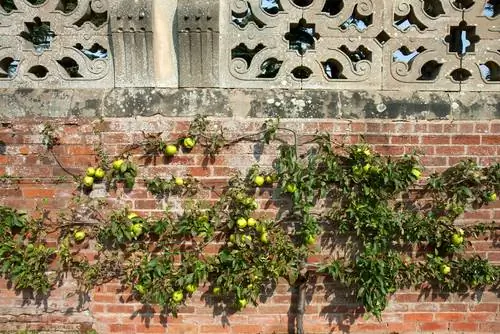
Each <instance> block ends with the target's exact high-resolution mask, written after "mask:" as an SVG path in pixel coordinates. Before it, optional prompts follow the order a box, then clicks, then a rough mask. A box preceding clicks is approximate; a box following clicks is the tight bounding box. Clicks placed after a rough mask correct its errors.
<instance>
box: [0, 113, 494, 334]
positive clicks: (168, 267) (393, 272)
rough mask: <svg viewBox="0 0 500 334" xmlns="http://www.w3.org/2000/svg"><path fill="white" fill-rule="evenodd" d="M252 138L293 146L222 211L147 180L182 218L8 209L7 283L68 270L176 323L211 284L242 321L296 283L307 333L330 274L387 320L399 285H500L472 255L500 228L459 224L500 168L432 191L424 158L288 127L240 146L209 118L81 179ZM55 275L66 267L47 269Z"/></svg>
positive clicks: (0, 212)
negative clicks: (121, 289) (308, 313)
mask: <svg viewBox="0 0 500 334" xmlns="http://www.w3.org/2000/svg"><path fill="white" fill-rule="evenodd" d="M282 134H285V135H286V137H283V138H292V141H291V142H290V143H288V142H286V141H285V140H284V139H283V138H282V137H280V136H281V135H282ZM241 141H250V142H257V143H258V144H259V145H262V144H264V145H265V144H269V143H270V142H272V141H279V142H280V143H281V146H280V147H279V149H278V150H277V152H276V159H275V161H274V164H273V165H272V166H264V167H261V166H258V165H255V166H253V167H252V168H250V169H249V171H248V173H247V174H246V175H241V174H234V175H232V176H231V177H230V178H229V180H228V183H227V186H226V187H225V188H224V189H223V190H221V191H220V192H219V193H218V195H219V196H218V200H217V201H215V202H212V203H208V202H205V201H203V200H202V199H196V196H195V195H196V193H197V191H198V190H200V189H201V188H209V187H208V186H205V185H204V184H203V181H199V180H196V179H195V178H193V177H190V176H181V175H172V176H171V177H168V178H162V177H160V176H156V177H154V178H152V179H145V180H144V181H145V184H146V186H147V189H148V190H149V191H150V192H151V193H152V194H153V195H154V196H157V197H168V196H178V197H179V198H180V199H182V198H184V200H183V204H184V209H183V211H182V212H181V213H173V212H169V211H165V212H164V214H163V215H160V216H155V217H145V216H141V215H138V214H137V213H134V212H131V211H130V210H129V209H128V208H122V209H118V210H111V209H109V208H107V207H106V204H105V201H99V200H94V199H92V198H89V197H86V196H85V195H82V196H79V197H77V198H75V200H74V201H73V202H72V204H71V206H70V207H69V208H68V209H67V210H66V211H64V212H60V213H59V215H58V217H59V218H58V219H57V221H56V222H54V221H52V220H49V219H48V218H47V217H48V214H47V213H46V212H42V214H41V215H36V217H37V218H34V217H29V216H28V215H26V214H24V213H22V212H21V211H17V210H15V209H12V208H8V207H0V259H1V260H2V261H1V263H2V265H1V267H0V274H1V275H2V276H3V277H4V278H5V279H7V280H9V281H11V282H12V286H13V287H14V288H15V289H26V288H29V289H33V290H34V291H35V292H36V293H37V294H47V293H50V291H51V289H56V288H57V284H58V283H59V281H60V280H61V279H62V278H63V277H65V275H63V274H64V273H67V272H70V273H71V274H72V277H74V278H75V279H76V281H77V282H78V289H79V290H80V292H88V291H89V290H91V289H93V288H94V287H95V286H97V285H100V284H103V283H106V282H108V281H111V280H119V281H120V282H121V283H122V284H123V285H124V286H126V287H130V288H131V289H132V291H134V295H135V298H137V299H138V300H140V301H141V302H143V303H145V304H159V305H161V306H162V307H163V310H164V311H165V312H169V313H172V314H174V315H176V314H177V311H178V308H179V306H180V305H182V304H184V303H189V298H190V296H191V295H192V294H193V293H195V292H196V291H197V290H198V289H199V288H200V287H201V286H208V290H209V292H210V295H211V298H212V299H213V300H215V304H216V306H217V307H218V308H220V309H223V310H226V311H227V312H233V311H237V310H240V309H243V308H245V307H248V305H249V304H254V305H256V304H258V303H259V302H262V301H264V300H265V298H266V296H270V295H271V294H272V291H273V287H274V286H275V285H276V283H277V280H278V279H279V278H285V279H286V280H287V281H288V282H289V283H290V285H291V286H293V287H294V288H296V289H294V290H296V291H299V294H298V296H299V298H298V299H297V305H296V313H297V314H298V315H297V317H296V331H297V332H298V333H302V332H303V330H302V324H303V323H302V314H303V311H304V304H305V302H306V301H305V293H304V291H305V289H306V288H307V286H308V285H309V284H313V282H314V281H315V279H314V276H318V275H323V276H328V277H330V278H331V279H333V280H335V281H337V282H339V283H340V284H342V285H343V286H344V288H345V289H348V290H351V291H352V292H353V293H354V294H355V296H356V297H357V299H358V300H359V302H360V303H362V304H363V306H364V308H365V310H366V311H367V312H369V313H371V314H373V315H375V316H376V317H378V318H380V317H381V315H382V312H383V310H384V309H385V308H386V307H387V304H388V297H389V296H390V295H391V294H393V293H394V292H396V291H397V290H398V289H403V288H408V287H423V288H435V289H439V290H440V291H449V292H457V291H465V290H467V289H485V288H486V287H493V288H496V287H497V285H498V277H499V272H500V271H499V268H498V267H497V266H494V265H492V264H491V263H489V262H488V261H487V260H486V259H483V258H481V257H480V256H478V255H474V256H465V252H464V251H465V249H466V247H467V246H468V245H470V240H471V239H472V238H474V237H475V236H477V235H479V234H482V233H488V232H490V231H491V230H492V229H495V228H496V226H495V224H494V222H493V224H491V225H486V224H469V225H463V226H459V225H458V224H457V223H456V220H457V218H459V217H460V215H461V214H462V213H463V212H465V211H468V210H475V209H478V208H480V207H482V206H484V205H487V204H488V203H490V202H493V201H495V200H496V194H497V193H498V192H499V191H500V164H498V163H497V164H494V165H491V166H489V167H479V166H477V165H476V164H475V163H474V162H473V161H463V162H461V163H459V164H457V165H456V166H453V167H450V168H449V169H447V170H446V171H444V172H442V173H440V174H437V173H436V174H432V175H431V176H430V177H428V178H427V179H426V180H425V181H424V180H423V179H421V177H422V172H423V166H422V165H421V164H420V161H419V156H418V155H417V154H411V155H405V156H403V157H400V158H392V157H383V156H380V155H379V154H377V153H376V152H374V151H372V150H371V149H370V147H369V146H368V145H365V144H357V145H343V144H336V143H334V142H332V140H331V139H330V138H329V136H328V134H324V135H321V134H319V135H316V136H314V138H313V139H312V140H311V139H309V138H308V141H307V142H301V141H300V138H298V137H297V136H296V134H295V132H294V131H292V130H290V129H287V128H284V127H281V126H280V124H279V121H278V120H269V121H266V122H265V123H264V125H263V127H262V130H261V131H258V132H256V133H252V134H247V135H244V136H241V137H237V138H230V139H228V138H226V136H225V134H224V132H223V131H221V130H220V128H219V129H217V130H212V128H211V124H210V122H209V121H208V120H207V119H206V118H204V117H197V118H196V119H195V120H194V121H193V122H192V124H191V127H190V129H189V131H188V132H187V133H186V134H185V135H184V136H182V137H181V138H178V139H177V140H175V141H174V142H165V141H164V140H163V139H161V136H160V135H159V134H156V135H145V139H144V141H142V142H140V143H136V144H134V145H132V146H131V147H130V148H128V149H127V150H125V152H124V153H123V154H121V155H119V156H118V157H116V158H115V159H114V161H112V162H108V164H105V163H104V161H101V163H100V164H99V166H98V167H97V168H89V169H87V170H86V171H85V172H82V174H85V176H83V177H82V178H81V180H83V187H82V188H83V190H87V191H88V190H89V188H92V187H93V186H94V182H95V181H96V179H97V180H98V181H99V182H100V180H103V181H104V184H105V185H106V187H108V188H111V187H116V186H117V185H118V184H120V183H123V184H124V186H125V187H127V188H132V187H133V186H134V183H135V178H136V176H137V174H138V168H137V166H136V165H135V164H134V163H133V162H132V159H131V158H130V153H131V152H132V151H134V150H141V149H142V150H143V153H144V154H145V156H146V157H149V158H152V157H155V156H162V155H163V156H166V157H167V159H166V160H165V161H166V162H167V163H168V161H169V159H170V158H171V157H173V156H174V155H176V154H178V151H177V149H178V148H179V147H180V148H182V149H183V151H184V153H183V154H189V152H190V151H191V150H197V149H199V148H201V149H202V151H203V152H204V153H205V154H206V155H207V156H208V158H213V157H215V156H216V155H217V154H218V153H219V152H220V151H221V150H224V149H225V148H226V147H229V146H231V145H234V144H236V143H238V142H241ZM265 149H269V150H271V148H270V147H267V148H265ZM89 178H92V180H90V179H89ZM91 181H92V182H91ZM266 188H268V189H269V190H271V189H272V190H273V196H272V200H274V201H275V204H276V205H277V206H281V207H280V210H278V212H279V214H277V215H270V214H268V215H267V216H266V217H263V216H262V215H257V214H256V212H255V211H256V210H257V209H258V202H257V201H256V194H257V193H258V192H261V191H262V190H265V189H266ZM211 190H213V191H214V192H215V189H211ZM82 210H83V211H84V214H82V212H81V211H82ZM81 217H85V219H84V220H82V219H81ZM55 231H58V232H59V239H58V244H57V246H56V247H53V248H51V247H48V246H47V242H46V235H47V233H48V232H51V233H54V232H55ZM346 239H350V242H345V240H346ZM90 240H92V241H93V243H95V244H96V246H95V250H96V251H97V252H98V253H99V256H98V257H96V258H95V259H94V260H92V261H89V260H88V259H87V258H86V257H85V256H82V255H80V253H79V251H80V250H81V249H84V248H85V247H89V244H90V243H89V241H90ZM214 242H217V243H218V244H219V245H221V246H220V248H219V249H218V250H217V251H216V252H215V253H210V252H208V251H207V246H209V245H211V244H213V243H214ZM334 247H335V248H336V249H342V250H343V251H342V252H336V254H340V255H335V256H334V255H328V254H329V253H328V252H327V250H328V249H333V248H334ZM318 252H321V253H322V254H324V255H325V261H324V263H319V264H318V263H308V262H307V259H308V258H309V257H310V255H312V254H313V253H318ZM415 254H419V255H415ZM422 254H423V255H422ZM53 262H55V264H54V263H53ZM49 265H50V266H51V267H52V268H57V270H55V271H49V270H48V268H49Z"/></svg>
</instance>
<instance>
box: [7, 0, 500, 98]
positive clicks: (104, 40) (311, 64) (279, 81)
mask: <svg viewBox="0 0 500 334" xmlns="http://www.w3.org/2000/svg"><path fill="white" fill-rule="evenodd" d="M159 86H160V87H222V88H240V87H241V88H286V89H314V88H317V89H337V90H339V89H341V90H344V89H349V90H372V91H384V90H387V91H391V90H407V91H499V90H500V88H499V87H500V3H499V1H498V0H487V1H473V0H203V1H193V0H137V1H136V0H109V3H108V1H107V0H0V87H44V88H48V87H50V88H54V87H55V88H57V87H63V88H64V87H69V88H79V87H81V88H85V87H92V88H96V87H97V88H98V87H102V88H105V87H109V88H111V87H159Z"/></svg>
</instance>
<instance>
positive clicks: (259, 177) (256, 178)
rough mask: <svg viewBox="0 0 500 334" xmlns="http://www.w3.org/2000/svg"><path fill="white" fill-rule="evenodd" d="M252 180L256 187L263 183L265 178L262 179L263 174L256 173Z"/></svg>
mask: <svg viewBox="0 0 500 334" xmlns="http://www.w3.org/2000/svg"><path fill="white" fill-rule="evenodd" d="M253 182H254V183H255V185H256V186H257V187H261V186H262V185H263V184H264V182H266V180H265V179H264V177H263V176H260V175H258V176H256V177H255V179H253Z"/></svg>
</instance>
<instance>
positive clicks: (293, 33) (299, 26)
mask: <svg viewBox="0 0 500 334" xmlns="http://www.w3.org/2000/svg"><path fill="white" fill-rule="evenodd" d="M315 27H316V25H315V24H313V23H307V22H306V20H304V19H301V20H299V22H298V23H290V31H289V32H287V33H286V34H285V39H286V40H287V41H288V48H289V49H290V50H296V51H298V53H299V54H300V55H301V56H303V55H304V54H305V53H306V52H307V50H314V47H315V43H316V40H318V39H319V34H318V33H316V30H315Z"/></svg>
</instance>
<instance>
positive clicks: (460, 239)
mask: <svg viewBox="0 0 500 334" xmlns="http://www.w3.org/2000/svg"><path fill="white" fill-rule="evenodd" d="M451 242H452V243H453V244H454V245H455V246H458V245H461V244H462V242H464V238H463V237H462V236H461V235H460V234H453V235H452V236H451Z"/></svg>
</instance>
